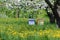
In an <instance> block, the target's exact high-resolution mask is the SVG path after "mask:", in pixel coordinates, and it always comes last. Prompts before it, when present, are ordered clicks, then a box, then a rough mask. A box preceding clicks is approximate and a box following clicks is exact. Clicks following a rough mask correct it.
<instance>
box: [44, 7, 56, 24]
mask: <svg viewBox="0 0 60 40" xmlns="http://www.w3.org/2000/svg"><path fill="white" fill-rule="evenodd" d="M45 11H46V12H47V15H48V17H49V19H50V23H51V24H53V23H55V17H54V15H53V14H52V13H51V12H48V7H46V9H45Z"/></svg>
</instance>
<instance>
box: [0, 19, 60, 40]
mask: <svg viewBox="0 0 60 40" xmlns="http://www.w3.org/2000/svg"><path fill="white" fill-rule="evenodd" d="M0 40H60V29H58V28H56V25H55V24H50V23H49V21H48V20H45V22H44V25H29V24H28V19H27V18H0Z"/></svg>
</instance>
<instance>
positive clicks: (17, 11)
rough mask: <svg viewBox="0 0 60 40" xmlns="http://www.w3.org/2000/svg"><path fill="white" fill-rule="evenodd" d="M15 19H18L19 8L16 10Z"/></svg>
mask: <svg viewBox="0 0 60 40" xmlns="http://www.w3.org/2000/svg"><path fill="white" fill-rule="evenodd" d="M16 18H19V8H17V9H16Z"/></svg>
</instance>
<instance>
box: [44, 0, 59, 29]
mask: <svg viewBox="0 0 60 40" xmlns="http://www.w3.org/2000/svg"><path fill="white" fill-rule="evenodd" d="M45 2H46V3H47V4H48V5H49V7H50V8H51V10H52V12H53V15H54V17H55V19H56V23H57V25H58V27H59V28H60V17H59V15H58V12H57V4H58V2H59V0H56V1H55V2H54V6H53V5H52V4H51V3H50V1H49V0H45Z"/></svg>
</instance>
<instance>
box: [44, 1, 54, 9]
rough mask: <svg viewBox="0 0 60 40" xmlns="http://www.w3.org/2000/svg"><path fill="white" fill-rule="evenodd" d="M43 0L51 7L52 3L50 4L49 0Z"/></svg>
mask: <svg viewBox="0 0 60 40" xmlns="http://www.w3.org/2000/svg"><path fill="white" fill-rule="evenodd" d="M45 2H46V3H47V4H48V5H49V7H50V8H51V9H52V7H53V5H52V4H51V2H50V1H49V0H45Z"/></svg>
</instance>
